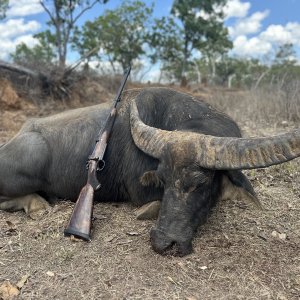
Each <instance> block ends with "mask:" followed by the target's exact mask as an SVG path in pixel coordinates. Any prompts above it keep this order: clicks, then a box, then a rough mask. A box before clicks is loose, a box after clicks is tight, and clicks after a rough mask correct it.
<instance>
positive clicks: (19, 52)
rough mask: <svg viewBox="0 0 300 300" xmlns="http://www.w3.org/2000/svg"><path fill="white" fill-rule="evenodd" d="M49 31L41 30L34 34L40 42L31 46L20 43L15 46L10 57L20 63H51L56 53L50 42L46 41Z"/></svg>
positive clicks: (30, 64)
mask: <svg viewBox="0 0 300 300" xmlns="http://www.w3.org/2000/svg"><path fill="white" fill-rule="evenodd" d="M49 34H50V32H49V31H45V32H41V33H39V34H37V35H36V37H37V38H38V39H39V41H40V43H39V44H38V45H36V46H34V47H33V48H29V47H28V46H27V45H26V44H24V43H21V44H19V45H18V46H17V47H16V50H15V52H14V53H12V54H11V57H12V59H13V61H14V62H15V63H18V64H22V65H29V66H33V65H38V64H47V65H49V64H51V63H53V61H54V59H55V57H56V55H55V52H54V50H53V48H52V47H51V44H49V43H48V39H49V37H48V35H49Z"/></svg>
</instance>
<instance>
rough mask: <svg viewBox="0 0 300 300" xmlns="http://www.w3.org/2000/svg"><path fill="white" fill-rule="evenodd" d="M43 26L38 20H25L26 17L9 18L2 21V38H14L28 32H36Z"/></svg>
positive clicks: (0, 27)
mask: <svg viewBox="0 0 300 300" xmlns="http://www.w3.org/2000/svg"><path fill="white" fill-rule="evenodd" d="M40 28H41V24H40V23H38V22H37V21H29V22H25V20H24V19H9V20H7V21H6V22H3V23H0V38H1V39H6V38H14V37H16V36H19V35H21V34H24V33H26V32H36V31H38V30H39V29H40Z"/></svg>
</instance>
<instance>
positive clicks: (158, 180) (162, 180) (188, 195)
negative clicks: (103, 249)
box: [0, 88, 300, 255]
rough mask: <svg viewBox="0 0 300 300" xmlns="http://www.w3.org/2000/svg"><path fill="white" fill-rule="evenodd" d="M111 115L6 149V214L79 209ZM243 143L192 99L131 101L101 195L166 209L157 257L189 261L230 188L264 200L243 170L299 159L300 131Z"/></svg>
mask: <svg viewBox="0 0 300 300" xmlns="http://www.w3.org/2000/svg"><path fill="white" fill-rule="evenodd" d="M108 113H109V106H108V105H107V104H101V105H96V106H91V107H86V108H81V109H76V110H71V111H67V112H64V113H60V114H57V115H54V116H51V117H47V118H41V119H34V120H31V121H29V122H27V123H26V124H25V125H24V126H23V128H22V129H21V131H20V132H19V133H18V134H17V135H16V136H15V137H14V138H13V139H12V140H11V141H10V142H8V143H7V144H6V145H4V146H3V147H1V148H0V195H1V199H2V200H1V203H0V208H2V209H7V210H8V209H21V208H25V210H27V211H30V210H32V209H35V208H36V203H38V205H41V206H43V205H44V204H43V203H44V202H43V201H44V200H42V198H41V197H40V196H41V195H42V196H44V197H46V198H47V197H58V198H67V199H76V198H77V196H78V194H79V191H80V189H81V188H82V186H83V185H84V184H85V183H86V179H87V171H86V169H85V165H86V161H87V157H88V156H89V154H90V153H91V152H92V150H93V147H94V144H95V139H96V136H97V133H98V130H99V128H100V127H101V125H102V124H103V122H104V121H105V119H106V117H107V115H108ZM240 137H241V134H240V130H239V128H238V126H237V125H236V124H235V123H234V121H233V120H231V119H230V118H229V117H228V116H227V115H225V114H223V113H221V112H219V111H217V110H215V109H213V108H211V107H210V106H209V105H208V104H206V103H204V102H202V101H200V100H196V99H194V98H193V97H192V96H191V95H187V94H183V93H179V92H177V91H174V90H171V89H166V88H149V89H142V90H132V91H128V92H126V93H125V94H124V95H123V99H122V102H121V105H120V108H119V115H118V117H117V119H116V122H115V126H114V129H113V132H112V136H111V139H110V142H109V145H108V151H107V153H106V157H105V161H106V168H105V169H104V170H103V171H102V172H100V173H99V181H100V182H101V183H102V188H101V189H100V190H99V191H98V192H97V193H96V199H98V200H101V201H120V200H122V201H123V200H128V201H132V202H133V203H135V204H137V205H140V206H141V205H144V204H145V203H148V202H151V201H154V200H161V208H160V212H159V216H158V220H157V223H156V225H155V227H154V228H153V229H152V230H151V233H150V237H151V244H152V246H153V249H154V250H155V251H157V252H159V253H165V252H166V250H168V249H170V247H171V246H173V247H174V249H173V252H174V253H176V254H178V255H185V254H188V253H190V252H191V251H192V239H193V236H194V234H195V231H196V230H197V227H198V226H199V224H201V223H203V222H205V220H206V218H207V215H208V213H209V211H210V208H211V207H212V206H213V205H214V203H215V202H216V200H217V199H218V197H220V195H221V194H222V193H224V192H226V189H228V187H229V186H231V189H232V187H235V188H236V189H239V190H240V191H243V193H244V195H245V197H250V198H253V199H255V193H254V191H253V188H252V186H251V184H250V182H249V181H248V179H247V178H246V177H245V176H244V175H243V174H242V172H241V171H240V170H241V169H251V168H261V167H267V166H270V165H273V164H278V163H282V162H285V161H288V160H291V159H293V158H295V157H298V156H300V130H295V131H293V132H289V133H287V134H283V135H278V136H275V137H270V138H255V139H242V138H240ZM31 194H35V196H28V195H31ZM38 195H39V196H38ZM24 196H25V197H24ZM32 199H34V200H32Z"/></svg>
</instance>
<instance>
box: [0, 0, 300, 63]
mask: <svg viewBox="0 0 300 300" xmlns="http://www.w3.org/2000/svg"><path fill="white" fill-rule="evenodd" d="M199 1H200V0H199ZM38 2H39V0H10V6H11V7H10V9H9V11H8V13H7V18H6V19H4V20H2V21H0V41H1V46H2V47H1V50H2V51H1V53H0V59H4V60H7V59H8V58H9V53H11V52H13V51H14V49H15V47H16V45H17V44H18V43H20V42H25V43H26V44H27V45H28V46H33V45H35V44H36V42H37V41H36V40H35V39H34V38H33V37H32V35H33V34H35V33H37V32H39V31H41V30H43V29H45V22H46V21H47V19H48V16H47V15H46V14H45V13H44V12H43V9H42V8H41V6H40V4H39V3H38ZM46 2H48V3H50V2H51V1H46ZM121 2H122V1H120V0H110V1H109V2H108V3H107V4H106V5H98V6H97V7H95V8H94V9H93V11H89V12H88V13H87V14H86V15H84V18H83V19H82V22H83V21H85V20H93V19H94V18H95V17H96V16H97V15H99V14H101V13H102V12H103V11H104V10H105V9H113V8H115V7H116V6H118V5H119V4H120V3H121ZM144 2H145V3H147V4H150V3H151V2H152V1H149V0H145V1H144ZM154 3H155V9H154V15H155V16H156V17H160V16H162V15H168V14H169V12H170V8H171V6H172V3H173V0H156V1H154ZM299 12H300V0H228V3H227V5H226V7H225V8H224V13H225V25H226V26H227V27H228V30H229V33H230V38H231V40H232V41H233V44H234V48H233V50H232V51H231V55H234V56H238V57H246V58H250V57H255V58H263V59H268V58H269V59H271V57H272V55H274V53H275V52H276V49H278V47H279V46H280V45H282V44H284V43H293V44H294V45H295V49H296V51H297V56H298V57H297V59H298V61H299V57H300V14H299Z"/></svg>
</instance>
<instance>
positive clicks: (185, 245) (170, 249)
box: [150, 228, 193, 256]
mask: <svg viewBox="0 0 300 300" xmlns="http://www.w3.org/2000/svg"><path fill="white" fill-rule="evenodd" d="M150 240H151V245H152V248H153V250H154V251H155V252H157V253H159V254H162V255H173V256H185V255H188V254H190V253H191V252H192V251H193V247H192V242H191V240H190V241H184V242H181V241H180V242H179V241H176V240H174V239H171V238H169V237H168V236H167V235H166V234H165V233H164V232H163V231H161V230H159V229H156V228H152V229H151V231H150Z"/></svg>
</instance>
